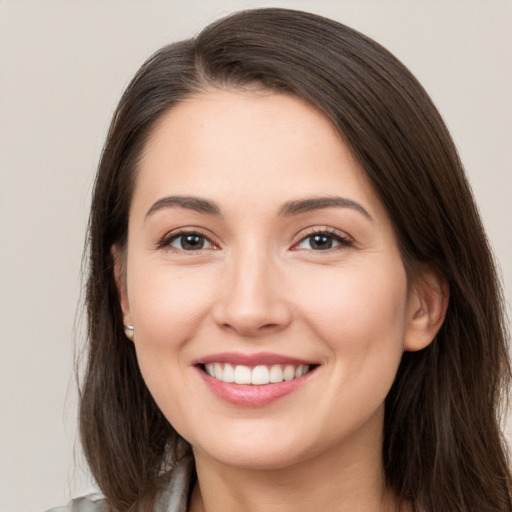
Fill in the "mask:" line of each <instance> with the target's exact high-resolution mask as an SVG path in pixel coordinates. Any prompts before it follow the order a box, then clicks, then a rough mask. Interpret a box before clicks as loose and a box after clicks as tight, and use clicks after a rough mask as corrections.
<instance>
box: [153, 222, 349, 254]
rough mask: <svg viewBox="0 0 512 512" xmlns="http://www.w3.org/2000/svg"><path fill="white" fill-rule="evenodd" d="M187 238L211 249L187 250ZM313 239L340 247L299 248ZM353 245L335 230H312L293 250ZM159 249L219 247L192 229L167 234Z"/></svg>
mask: <svg viewBox="0 0 512 512" xmlns="http://www.w3.org/2000/svg"><path fill="white" fill-rule="evenodd" d="M185 237H197V238H200V239H202V240H203V242H204V241H206V242H207V243H208V244H210V245H211V247H207V248H204V247H202V246H201V247H200V248H199V249H196V250H194V249H185V248H183V240H184V238H185ZM313 237H324V238H326V239H329V240H330V241H331V242H335V243H337V244H338V245H336V246H335V247H332V246H331V247H328V248H327V249H315V248H313V247H310V248H309V249H308V248H300V247H298V246H299V245H300V244H302V243H303V242H306V241H307V240H308V239H309V240H310V246H311V241H312V239H313ZM180 238H181V239H182V243H181V244H180V245H181V246H182V247H180V248H178V247H173V246H172V244H173V242H175V241H177V240H179V239H180ZM352 245H353V242H352V240H350V239H349V238H348V237H346V236H342V235H340V234H339V233H338V232H337V231H335V230H334V229H331V228H322V229H318V228H311V229H310V230H309V231H308V232H306V233H301V235H300V238H299V240H298V241H297V242H296V243H294V244H293V246H292V250H295V251H306V250H310V251H314V252H316V253H319V252H331V251H335V250H337V249H342V248H346V247H351V246H352ZM158 248H159V249H166V248H167V249H171V250H175V251H183V252H200V251H203V250H211V249H218V245H217V244H215V243H214V242H212V240H211V239H210V236H209V235H208V234H207V233H206V232H204V231H202V230H201V229H197V228H193V229H190V230H180V231H177V232H171V233H169V234H167V235H166V236H165V237H164V238H163V239H162V240H161V241H160V242H159V243H158Z"/></svg>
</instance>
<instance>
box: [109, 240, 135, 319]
mask: <svg viewBox="0 0 512 512" xmlns="http://www.w3.org/2000/svg"><path fill="white" fill-rule="evenodd" d="M110 253H111V255H112V259H113V260H114V279H115V281H116V286H117V292H118V295H119V301H120V303H121V310H122V311H123V323H124V325H131V324H132V317H131V314H130V304H129V302H128V293H127V290H126V257H125V255H124V253H123V251H122V250H121V249H120V248H119V247H118V246H117V245H113V246H112V248H111V249H110Z"/></svg>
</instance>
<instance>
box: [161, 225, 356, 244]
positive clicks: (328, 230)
mask: <svg viewBox="0 0 512 512" xmlns="http://www.w3.org/2000/svg"><path fill="white" fill-rule="evenodd" d="M188 234H197V235H200V236H203V237H205V238H206V239H207V240H208V241H209V242H210V243H211V244H212V245H214V246H216V247H220V245H221V244H220V242H219V241H218V240H217V237H214V236H213V234H212V233H210V232H209V231H208V230H205V229H204V228H200V227H198V226H186V227H182V228H176V229H174V230H171V231H169V232H167V233H166V234H165V235H164V236H163V237H161V239H160V240H159V242H158V243H157V246H158V247H165V246H167V245H168V244H169V243H170V242H171V241H172V240H174V239H176V238H177V237H179V236H184V235H188ZM315 234H326V235H329V236H332V237H334V238H340V239H342V240H345V241H347V242H350V243H353V238H352V237H351V236H350V235H349V234H348V233H346V232H345V231H341V230H338V229H336V228H333V227H331V226H310V227H308V228H305V229H302V230H301V231H300V232H299V233H298V234H297V235H296V236H295V237H294V238H293V240H292V242H291V245H292V247H293V246H295V245H297V244H298V243H300V242H302V241H303V240H304V239H305V238H307V237H309V236H312V235H315Z"/></svg>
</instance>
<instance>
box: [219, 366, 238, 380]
mask: <svg viewBox="0 0 512 512" xmlns="http://www.w3.org/2000/svg"><path fill="white" fill-rule="evenodd" d="M221 380H223V381H224V382H235V369H234V368H233V367H232V366H231V365H230V364H229V363H226V364H225V365H224V375H223V376H222V379H221Z"/></svg>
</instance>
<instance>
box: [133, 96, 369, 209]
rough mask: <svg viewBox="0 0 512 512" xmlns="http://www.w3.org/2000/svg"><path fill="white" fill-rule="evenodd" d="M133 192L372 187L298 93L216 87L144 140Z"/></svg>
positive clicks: (271, 193)
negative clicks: (218, 88)
mask: <svg viewBox="0 0 512 512" xmlns="http://www.w3.org/2000/svg"><path fill="white" fill-rule="evenodd" d="M138 171H139V172H138V177H137V181H136V190H135V198H134V200H136V199H137V196H151V198H152V199H153V200H156V199H158V197H157V196H158V195H166V194H171V193H172V194H191V193H194V195H201V196H205V197H211V196H212V195H221V196H223V198H224V199H227V198H229V199H230V200H234V199H236V198H238V199H239V200H240V201H242V200H243V199H244V198H245V199H247V200H248V199H250V198H252V200H255V198H257V197H265V198H267V199H271V198H275V199H276V201H277V200H279V199H280V198H281V199H282V200H284V199H288V197H286V198H284V197H283V196H290V197H291V196H303V195H305V194H307V195H308V196H314V195H325V194H326V193H334V189H336V193H339V194H341V195H347V194H350V195H351V196H352V197H353V199H355V200H362V199H363V198H365V197H366V199H367V200H368V199H370V196H372V197H371V200H372V201H374V200H375V199H376V198H375V197H373V191H372V187H371V186H370V184H369V183H368V180H367V179H366V176H365V174H364V172H363V171H362V169H361V167H360V165H359V164H358V163H357V161H356V160H355V159H354V158H353V155H352V153H351V151H350V149H349V147H348V146H347V145H346V144H345V143H344V141H343V139H342V137H341V135H340V134H339V133H338V132H337V130H336V129H335V128H334V127H333V125H332V123H331V122H330V120H329V119H327V117H326V116H325V115H324V114H322V113H321V112H320V111H318V110H317V109H315V108H313V107H312V106H310V105H309V104H307V103H305V102H303V101H301V100H300V99H298V98H296V97H294V96H290V95H284V94H276V93H270V92H262V91H238V90H236V91H226V90H214V91H210V92H206V93H201V94H198V95H194V96H190V97H189V98H187V99H185V100H184V101H182V102H181V103H179V104H178V105H176V106H175V107H174V108H173V109H171V110H169V111H168V112H167V113H165V114H164V115H163V116H162V118H161V119H160V120H159V121H158V123H157V124H156V125H155V127H154V129H153V131H152V133H151V135H150V137H149V139H148V142H147V144H146V146H145V149H144V152H143V155H142V158H141V160H140V165H139V169H138Z"/></svg>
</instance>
